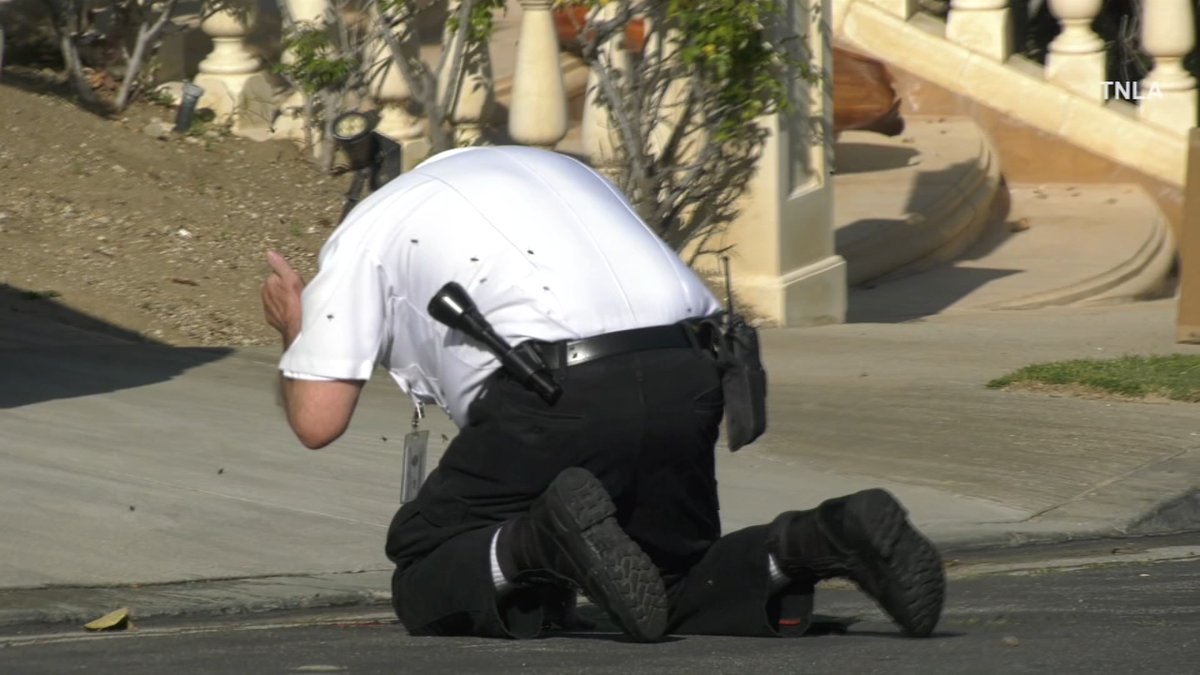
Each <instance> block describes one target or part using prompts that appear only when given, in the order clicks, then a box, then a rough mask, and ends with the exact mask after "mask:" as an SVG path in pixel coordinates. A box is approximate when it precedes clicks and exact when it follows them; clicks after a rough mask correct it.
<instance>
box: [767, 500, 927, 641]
mask: <svg viewBox="0 0 1200 675" xmlns="http://www.w3.org/2000/svg"><path fill="white" fill-rule="evenodd" d="M768 550H769V551H771V553H772V555H774V557H775V561H776V562H777V563H778V564H779V567H780V569H781V570H782V571H783V572H784V574H786V575H788V578H789V579H792V580H793V581H794V582H796V583H813V582H815V581H817V580H820V579H832V578H846V579H850V580H851V581H853V582H854V583H856V584H857V585H858V587H859V588H860V589H862V590H863V592H865V593H866V594H867V595H870V596H871V597H872V598H874V600H875V602H877V603H878V604H879V606H880V607H881V608H883V610H884V611H885V612H887V613H888V615H889V616H891V617H892V620H893V621H895V622H896V624H897V625H899V626H900V627H901V628H902V629H903V630H904V632H905V633H907V634H908V635H911V636H913V637H925V636H927V635H929V634H930V633H932V632H933V629H934V628H935V627H936V626H937V622H938V619H939V618H940V617H941V613H942V605H943V604H944V602H945V597H946V576H945V571H944V568H943V565H942V558H941V555H939V554H938V551H937V548H936V547H934V545H933V543H932V542H930V541H929V540H928V539H926V538H925V537H924V536H922V535H921V533H920V532H918V531H917V530H916V528H914V527H913V526H912V524H911V523H909V522H908V514H907V512H906V511H905V510H904V507H903V506H901V505H900V502H898V501H896V498H895V497H893V496H892V495H891V494H890V493H888V492H887V491H885V490H878V489H874V490H864V491H862V492H856V493H854V494H852V495H849V496H846V497H838V498H837V499H830V500H827V501H825V502H822V503H821V504H820V505H819V506H818V507H817V508H815V509H813V510H811V511H789V512H787V513H784V514H782V515H780V516H779V517H778V518H776V519H775V521H774V522H773V523H772V524H771V534H770V535H769V539H768Z"/></svg>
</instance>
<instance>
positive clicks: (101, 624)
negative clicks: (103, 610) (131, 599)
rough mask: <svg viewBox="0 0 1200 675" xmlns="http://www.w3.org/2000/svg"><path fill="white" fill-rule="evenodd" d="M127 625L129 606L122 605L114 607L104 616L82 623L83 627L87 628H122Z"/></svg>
mask: <svg viewBox="0 0 1200 675" xmlns="http://www.w3.org/2000/svg"><path fill="white" fill-rule="evenodd" d="M128 626H129V608H128V607H122V608H121V609H116V610H113V611H111V612H109V613H108V614H105V615H104V616H102V617H100V618H99V619H96V620H95V621H92V622H91V623H87V624H84V626H83V627H84V628H86V629H88V630H124V629H125V628H126V627H128Z"/></svg>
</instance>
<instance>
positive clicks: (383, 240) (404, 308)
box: [280, 147, 720, 426]
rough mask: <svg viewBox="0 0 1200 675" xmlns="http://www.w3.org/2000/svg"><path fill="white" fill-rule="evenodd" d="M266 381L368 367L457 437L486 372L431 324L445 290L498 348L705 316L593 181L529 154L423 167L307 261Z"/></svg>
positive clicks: (619, 203) (479, 153) (628, 215)
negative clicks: (468, 306)
mask: <svg viewBox="0 0 1200 675" xmlns="http://www.w3.org/2000/svg"><path fill="white" fill-rule="evenodd" d="M319 264H320V272H319V273H318V274H317V275H316V277H315V278H314V279H313V280H312V282H311V283H310V284H309V285H308V287H307V288H305V290H304V295H303V306H304V316H303V325H302V329H301V333H300V335H299V336H298V337H297V338H296V340H295V342H293V343H292V345H291V347H290V348H289V349H288V350H287V352H286V353H285V354H284V355H283V359H282V361H281V362H280V369H281V370H282V371H283V373H284V375H285V376H288V377H293V378H300V379H348V380H366V379H369V378H370V376H371V372H372V370H373V369H374V367H375V366H376V364H379V365H381V366H383V367H384V368H386V369H387V370H388V371H389V372H390V373H391V375H392V377H393V378H394V379H395V380H396V382H397V383H398V384H399V385H400V387H401V389H403V390H404V391H405V392H407V393H409V394H410V395H411V396H412V397H413V398H414V400H418V401H421V402H424V403H436V404H438V405H440V406H442V407H443V408H445V409H446V410H447V411H448V412H449V414H450V416H451V418H452V419H453V420H454V421H455V423H456V424H458V425H459V426H462V425H463V424H465V422H466V413H467V408H468V407H469V406H470V404H471V402H472V401H473V400H474V399H475V397H476V396H477V395H478V394H479V392H480V391H481V389H482V386H483V383H484V380H485V379H487V377H488V375H490V374H491V373H492V372H493V371H495V369H496V368H498V367H499V361H498V359H497V358H496V357H495V356H493V355H492V354H491V353H489V352H487V351H486V350H485V349H483V348H482V346H480V345H478V344H477V343H475V342H473V341H471V340H469V339H467V338H466V337H465V336H464V335H463V334H461V333H460V332H458V331H451V330H450V329H449V328H447V327H446V326H444V325H443V324H440V323H438V322H437V321H435V320H434V319H432V318H431V317H430V316H429V314H428V312H427V311H426V307H427V306H428V304H429V300H430V298H432V297H433V295H434V294H435V293H436V292H437V291H438V290H439V289H440V288H441V287H442V286H443V285H444V284H446V283H447V282H449V281H457V282H458V283H459V284H461V285H462V286H463V287H464V288H466V289H467V291H468V292H469V293H470V295H471V297H472V298H473V299H474V301H475V303H476V304H477V305H478V306H479V309H480V311H481V312H482V313H483V315H484V316H485V317H487V319H488V320H489V321H491V323H492V325H493V327H494V328H495V329H496V332H497V333H498V334H499V335H500V336H501V337H503V338H504V339H506V340H507V341H508V342H509V343H510V344H514V345H516V344H519V343H521V342H523V341H525V340H530V339H536V340H545V341H557V340H567V339H580V338H585V337H591V336H594V335H600V334H603V333H609V332H613V331H619V330H626V329H631V328H642V327H648V326H660V325H666V324H672V323H676V322H678V321H682V320H684V319H687V318H692V317H703V316H709V315H711V314H713V313H715V312H717V311H719V309H720V305H719V303H718V302H717V300H716V298H714V297H713V296H712V294H711V293H710V292H709V291H708V289H707V288H706V287H705V286H704V284H703V282H701V281H700V279H699V278H697V276H696V275H695V274H694V273H693V272H692V271H691V270H690V269H689V268H688V267H687V266H686V265H685V264H684V263H683V262H682V261H681V260H680V259H679V257H678V256H677V255H676V254H675V253H674V252H673V251H672V250H671V249H670V248H669V247H668V246H667V245H666V244H664V243H663V242H662V240H660V239H659V238H658V237H657V236H656V235H655V234H654V233H653V232H652V231H651V230H650V229H649V228H648V227H647V226H646V225H645V224H644V223H643V222H642V221H641V220H640V219H639V218H638V216H637V214H636V213H635V212H634V210H633V209H632V207H631V206H630V205H629V203H628V202H627V201H626V200H625V199H624V197H622V196H621V195H620V194H619V193H618V192H617V190H616V189H615V188H614V187H613V185H612V184H611V183H609V182H608V181H607V180H606V179H604V178H603V177H601V176H600V175H599V174H597V173H595V172H594V171H592V170H591V169H590V168H588V167H587V166H585V165H584V164H582V163H580V162H578V161H576V160H574V159H571V158H569V157H567V156H565V155H560V154H557V153H553V152H548V151H544V150H537V149H533V148H525V147H490V148H469V149H461V150H454V151H450V152H445V153H442V154H440V155H437V156H435V157H433V158H431V159H430V160H428V161H426V162H424V163H422V164H421V165H420V166H418V167H417V168H415V169H413V170H412V171H411V172H409V173H407V174H404V175H402V176H400V177H399V178H397V179H396V180H393V181H392V182H390V183H388V184H387V185H385V186H384V187H382V188H381V189H380V190H378V191H376V192H375V193H373V194H372V195H371V196H370V197H369V198H367V199H365V200H363V202H362V203H360V204H359V205H358V206H357V207H356V208H355V209H354V210H353V211H352V212H351V213H350V214H349V216H348V217H347V218H346V220H345V221H344V222H343V223H342V224H341V225H340V226H339V227H338V229H337V230H336V231H335V232H334V234H333V236H332V237H330V239H329V241H328V242H326V244H325V246H324V248H323V249H322V250H321V254H320V258H319Z"/></svg>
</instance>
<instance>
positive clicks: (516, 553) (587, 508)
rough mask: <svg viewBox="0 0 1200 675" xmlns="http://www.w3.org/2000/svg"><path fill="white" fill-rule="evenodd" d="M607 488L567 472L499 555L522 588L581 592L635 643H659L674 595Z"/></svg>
mask: <svg viewBox="0 0 1200 675" xmlns="http://www.w3.org/2000/svg"><path fill="white" fill-rule="evenodd" d="M616 512H617V509H616V506H614V505H613V503H612V499H611V498H610V497H609V495H608V492H606V491H605V489H604V486H603V485H602V484H601V483H600V481H599V480H597V479H596V477H595V476H593V475H592V474H591V473H589V472H588V471H586V470H584V469H580V468H571V469H567V470H565V471H563V472H562V473H561V474H559V475H558V477H557V478H555V479H554V482H552V483H551V484H550V487H549V488H547V490H546V492H545V493H543V494H542V496H541V497H539V498H538V499H537V501H535V502H534V503H533V506H532V507H531V508H530V510H529V512H528V513H527V514H525V515H523V516H521V517H519V518H515V519H513V520H511V521H509V522H508V523H507V524H505V525H504V527H503V529H501V531H500V538H499V540H498V541H497V546H496V557H497V559H498V561H499V563H500V568H501V570H502V571H503V572H504V575H505V577H507V578H508V579H510V580H511V581H513V582H514V583H516V584H520V585H525V584H530V585H541V584H551V585H564V586H573V587H575V588H578V589H579V590H581V591H582V592H583V593H585V594H586V595H587V596H588V597H590V598H591V599H592V601H593V602H595V603H596V605H598V606H599V607H601V608H603V609H604V610H605V611H606V612H608V614H609V615H610V616H612V618H613V620H614V621H616V622H617V625H619V626H621V628H622V629H623V630H624V631H625V633H626V634H628V635H629V636H630V637H632V638H634V639H636V640H639V641H643V642H651V641H654V640H658V639H659V638H661V637H662V634H663V631H665V630H666V625H667V594H666V589H665V588H664V586H663V581H662V577H660V576H659V574H658V569H657V568H656V567H655V566H654V563H653V562H652V561H651V560H650V558H649V556H647V555H646V554H645V552H643V551H642V549H641V548H640V547H638V545H637V544H636V543H635V542H634V541H633V540H632V539H630V538H629V535H627V534H625V531H624V530H622V529H621V527H620V525H618V524H617V520H616V518H615V517H614V516H615V514H616Z"/></svg>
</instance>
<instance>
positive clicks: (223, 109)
mask: <svg viewBox="0 0 1200 675" xmlns="http://www.w3.org/2000/svg"><path fill="white" fill-rule="evenodd" d="M206 12H207V14H206V18H205V19H204V20H203V21H202V22H201V23H200V30H202V31H203V32H204V34H205V35H208V36H209V37H211V38H212V41H213V48H212V51H211V52H209V53H208V56H207V57H205V58H204V60H203V61H201V62H200V65H199V74H198V75H197V76H196V80H195V83H196V84H197V85H199V86H201V87H203V88H204V96H202V97H201V99H200V102H199V104H198V105H199V107H201V108H208V109H210V110H212V111H213V112H214V113H216V115H217V120H218V121H220V122H222V123H226V122H232V123H233V130H234V132H235V133H238V132H250V131H251V130H252V129H254V130H261V131H262V132H263V133H264V134H265V133H266V128H267V126H268V125H269V124H270V122H271V118H272V117H273V116H274V114H273V105H272V101H271V99H272V91H271V86H270V83H269V82H268V81H267V79H266V74H265V73H264V72H263V68H262V61H261V60H260V59H259V58H258V57H257V56H255V55H254V53H253V52H251V51H250V50H249V49H247V48H246V37H247V36H248V35H249V34H250V29H251V28H252V27H253V26H254V21H255V18H256V16H255V12H254V11H250V12H247V13H245V14H243V15H241V16H239V15H238V13H236V12H233V11H231V10H228V9H223V10H220V11H217V12H213V11H210V10H206ZM247 135H255V134H254V133H252V132H251V133H247Z"/></svg>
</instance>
